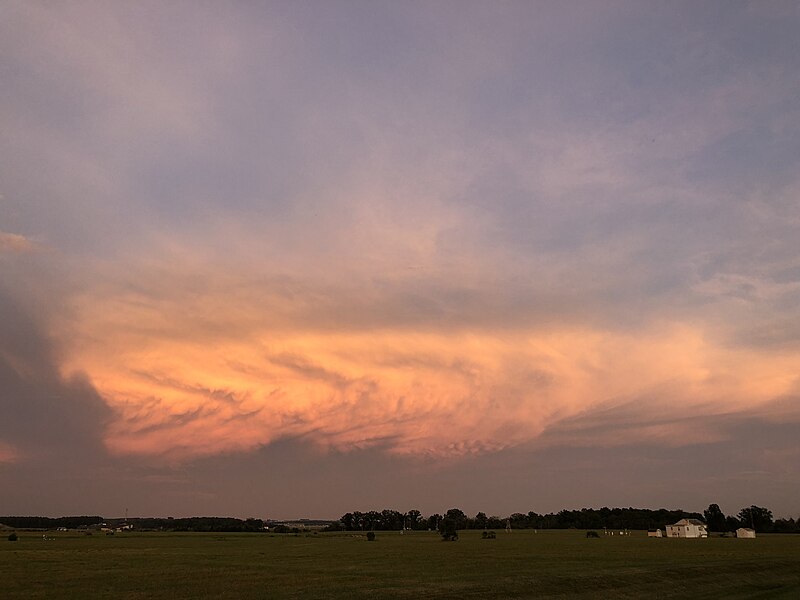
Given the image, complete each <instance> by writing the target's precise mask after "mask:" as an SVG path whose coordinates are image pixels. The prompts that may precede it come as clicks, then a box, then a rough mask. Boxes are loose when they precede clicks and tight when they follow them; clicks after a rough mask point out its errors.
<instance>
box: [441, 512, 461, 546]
mask: <svg viewBox="0 0 800 600" xmlns="http://www.w3.org/2000/svg"><path fill="white" fill-rule="evenodd" d="M448 512H449V511H448ZM439 533H441V534H442V539H443V540H444V541H445V542H455V541H456V540H457V539H458V531H457V527H456V521H455V519H452V518H450V517H445V518H444V519H442V523H441V527H440V529H439Z"/></svg>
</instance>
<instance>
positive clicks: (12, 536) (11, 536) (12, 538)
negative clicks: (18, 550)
mask: <svg viewBox="0 0 800 600" xmlns="http://www.w3.org/2000/svg"><path fill="white" fill-rule="evenodd" d="M8 541H9V542H16V541H17V532H16V531H15V532H14V533H11V534H9V536H8Z"/></svg>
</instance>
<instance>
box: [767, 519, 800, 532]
mask: <svg viewBox="0 0 800 600" xmlns="http://www.w3.org/2000/svg"><path fill="white" fill-rule="evenodd" d="M772 531H774V532H775V533H798V532H800V521H795V520H794V519H792V518H789V519H776V520H775V523H774V524H773V526H772Z"/></svg>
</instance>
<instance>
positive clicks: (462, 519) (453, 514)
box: [444, 508, 467, 529]
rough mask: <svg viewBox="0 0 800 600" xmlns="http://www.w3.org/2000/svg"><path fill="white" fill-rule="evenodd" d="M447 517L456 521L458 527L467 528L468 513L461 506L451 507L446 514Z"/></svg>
mask: <svg viewBox="0 0 800 600" xmlns="http://www.w3.org/2000/svg"><path fill="white" fill-rule="evenodd" d="M444 517H445V519H451V520H452V521H453V522H454V523H455V527H456V529H466V528H467V515H465V514H464V511H463V510H461V509H460V508H451V509H450V510H448V511H447V512H446V513H445V514H444Z"/></svg>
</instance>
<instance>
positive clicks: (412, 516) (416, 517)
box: [405, 509, 422, 529]
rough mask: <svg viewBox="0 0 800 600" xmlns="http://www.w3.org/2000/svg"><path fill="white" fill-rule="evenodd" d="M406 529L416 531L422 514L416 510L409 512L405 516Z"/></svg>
mask: <svg viewBox="0 0 800 600" xmlns="http://www.w3.org/2000/svg"><path fill="white" fill-rule="evenodd" d="M405 520H406V527H410V528H411V529H417V528H418V527H419V524H420V522H421V521H422V513H421V512H419V511H418V510H416V509H413V510H410V511H408V512H407V513H406V515H405Z"/></svg>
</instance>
